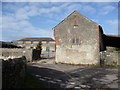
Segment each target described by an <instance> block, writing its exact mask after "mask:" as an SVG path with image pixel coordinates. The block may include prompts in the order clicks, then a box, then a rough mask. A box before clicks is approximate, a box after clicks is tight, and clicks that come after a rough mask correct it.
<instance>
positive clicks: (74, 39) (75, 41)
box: [72, 38, 80, 44]
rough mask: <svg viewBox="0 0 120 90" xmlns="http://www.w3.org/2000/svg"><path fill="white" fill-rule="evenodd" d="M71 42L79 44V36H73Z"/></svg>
mask: <svg viewBox="0 0 120 90" xmlns="http://www.w3.org/2000/svg"><path fill="white" fill-rule="evenodd" d="M72 44H80V39H79V38H73V39H72Z"/></svg>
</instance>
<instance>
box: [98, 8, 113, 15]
mask: <svg viewBox="0 0 120 90" xmlns="http://www.w3.org/2000/svg"><path fill="white" fill-rule="evenodd" d="M113 10H115V7H114V6H104V7H103V8H101V10H100V12H99V14H100V15H106V14H109V13H110V12H112V11H113Z"/></svg>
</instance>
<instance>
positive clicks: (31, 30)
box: [0, 3, 115, 40]
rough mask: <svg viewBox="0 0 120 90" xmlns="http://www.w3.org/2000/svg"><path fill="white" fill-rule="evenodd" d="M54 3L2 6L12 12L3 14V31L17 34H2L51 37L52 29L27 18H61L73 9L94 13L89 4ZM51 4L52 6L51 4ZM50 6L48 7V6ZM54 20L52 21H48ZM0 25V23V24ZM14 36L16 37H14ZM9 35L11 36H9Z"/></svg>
mask: <svg viewBox="0 0 120 90" xmlns="http://www.w3.org/2000/svg"><path fill="white" fill-rule="evenodd" d="M53 4H55V3H46V7H42V5H45V3H42V4H41V3H27V5H24V4H23V5H22V7H20V6H16V5H17V4H15V5H10V4H9V5H8V6H4V7H3V8H6V9H8V10H9V9H10V10H11V11H12V12H11V13H7V14H5V15H4V16H3V17H2V18H3V23H2V26H3V30H4V32H16V33H17V34H14V35H13V34H11V33H10V34H9V36H4V38H5V39H6V40H7V39H11V40H12V39H18V38H19V39H20V37H24V36H51V37H53V31H52V30H44V29H42V28H38V27H35V26H33V25H32V23H30V22H29V19H30V18H31V17H32V16H40V15H41V16H42V15H43V16H46V17H51V18H56V19H57V20H58V19H59V21H60V20H63V19H64V18H65V17H66V16H68V15H69V14H70V13H72V12H73V11H74V10H81V11H82V12H86V13H89V14H95V13H96V8H93V7H92V6H90V5H82V4H81V3H60V4H58V3H57V5H53ZM52 5H53V6H52ZM49 6H50V7H49ZM48 7H49V8H48ZM114 9H115V7H113V6H109V5H107V6H104V7H103V8H102V9H101V11H100V12H99V13H102V14H104V15H106V14H108V13H109V12H112V11H113V10H114ZM56 13H57V14H56ZM50 22H54V21H52V20H51V21H50ZM109 23H115V21H109ZM0 26H1V25H0ZM18 35H19V36H18ZM15 36H16V38H15ZM10 37H11V38H10Z"/></svg>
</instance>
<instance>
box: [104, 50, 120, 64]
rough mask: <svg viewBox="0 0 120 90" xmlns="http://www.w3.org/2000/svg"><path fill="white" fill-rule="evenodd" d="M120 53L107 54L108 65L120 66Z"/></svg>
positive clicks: (106, 61)
mask: <svg viewBox="0 0 120 90" xmlns="http://www.w3.org/2000/svg"><path fill="white" fill-rule="evenodd" d="M119 57H120V51H114V52H106V57H105V64H106V65H120V58H119Z"/></svg>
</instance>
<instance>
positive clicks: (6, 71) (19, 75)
mask: <svg viewBox="0 0 120 90" xmlns="http://www.w3.org/2000/svg"><path fill="white" fill-rule="evenodd" d="M25 71H26V58H25V57H21V58H15V59H8V60H2V88H3V89H4V88H20V87H21V86H22V84H23V82H24V77H25Z"/></svg>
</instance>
